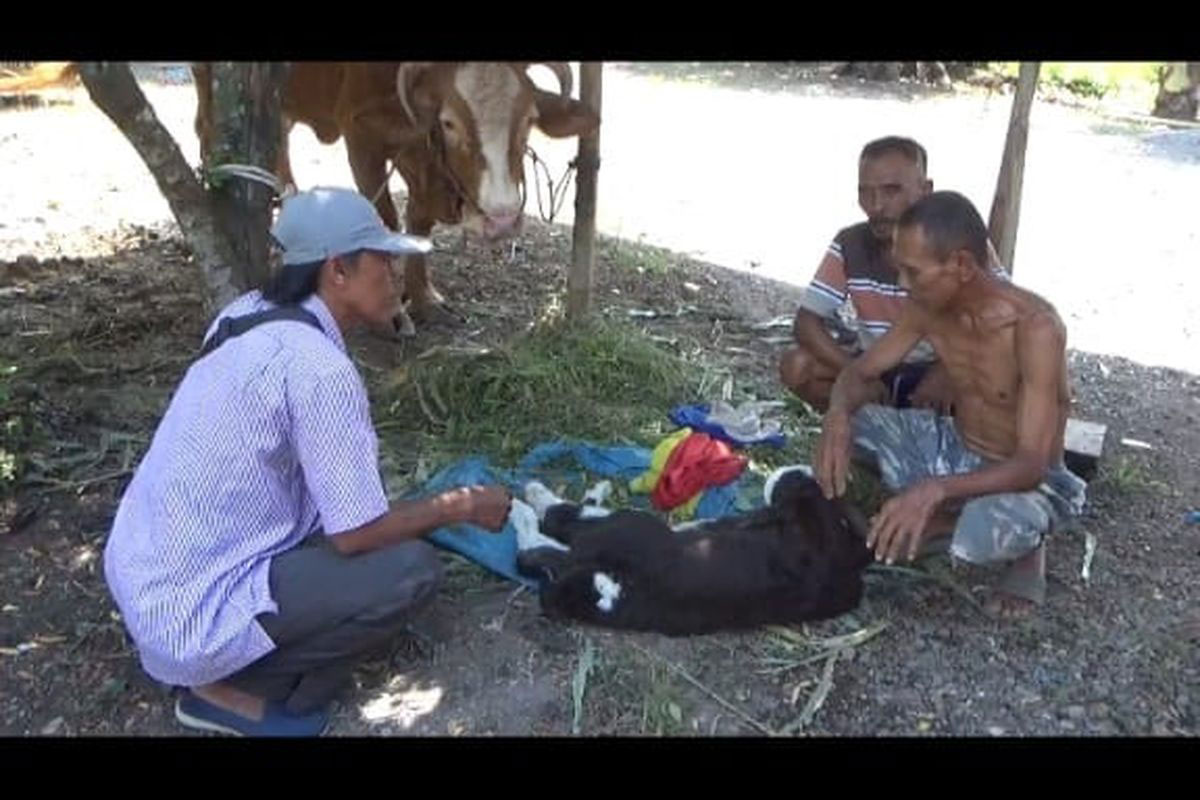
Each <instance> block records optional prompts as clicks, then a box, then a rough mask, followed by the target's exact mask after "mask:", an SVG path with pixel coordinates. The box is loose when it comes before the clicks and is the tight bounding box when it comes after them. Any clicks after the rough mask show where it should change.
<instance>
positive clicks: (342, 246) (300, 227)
mask: <svg viewBox="0 0 1200 800" xmlns="http://www.w3.org/2000/svg"><path fill="white" fill-rule="evenodd" d="M271 235H272V236H273V237H274V238H275V241H276V242H277V243H278V244H279V246H280V249H281V250H282V251H283V263H284V265H285V266H286V265H291V264H311V263H313V262H314V261H324V260H325V259H327V258H333V257H334V256H340V255H344V254H345V253H352V252H354V251H355V250H377V251H379V252H383V253H395V254H396V255H404V254H406V253H428V252H429V251H430V250H432V249H433V243H432V242H430V241H429V239H427V238H426V237H424V236H409V235H407V234H403V233H393V232H392V231H390V230H388V229H387V228H386V227H385V226H384V224H383V220H381V219H380V218H379V212H377V211H376V210H375V207H374V206H373V205H371V203H370V202H369V201H368V200H367V198H365V197H363V196H362V195H361V194H359V193H358V192H356V191H353V190H351V189H339V188H335V187H327V186H320V187H317V188H314V189H309V190H308V191H304V192H298V193H297V194H294V195H292V196H291V197H289V198H287V199H285V200H284V201H283V208H281V209H280V211H279V217H278V219H276V220H275V227H273V228H272V229H271Z"/></svg>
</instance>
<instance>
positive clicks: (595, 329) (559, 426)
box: [373, 320, 705, 471]
mask: <svg viewBox="0 0 1200 800" xmlns="http://www.w3.org/2000/svg"><path fill="white" fill-rule="evenodd" d="M704 371H705V366H704V364H703V363H701V362H699V361H695V360H689V359H686V358H684V357H681V356H677V355H674V354H672V353H669V352H667V351H665V350H663V349H662V348H660V347H659V346H658V345H656V344H655V343H654V342H653V341H651V340H650V339H649V338H648V337H647V336H646V335H645V334H643V333H642V332H641V331H639V330H638V329H637V328H635V327H633V326H632V325H629V324H627V323H624V322H619V321H605V320H592V321H589V322H587V323H584V324H580V325H567V324H565V323H563V322H561V321H549V322H545V323H542V324H539V325H537V326H535V327H534V328H533V329H532V330H531V331H530V332H529V333H527V334H523V335H519V336H517V337H515V338H514V339H512V340H511V341H509V342H508V343H506V344H505V345H504V346H502V347H500V348H496V349H494V350H490V351H486V352H483V353H465V354H464V353H462V352H454V351H443V352H440V353H438V354H435V355H433V356H431V357H429V358H426V359H418V360H416V361H414V362H412V363H411V364H410V365H409V366H408V367H407V369H402V370H397V371H396V372H394V373H392V374H391V375H390V376H389V377H385V378H384V380H383V381H381V383H382V384H383V385H381V386H378V387H376V388H375V390H374V391H373V395H374V397H375V398H376V399H375V418H376V423H377V425H378V428H379V431H380V436H381V438H382V439H383V440H384V442H385V444H386V445H387V448H386V449H387V450H389V451H390V452H391V453H393V454H395V455H396V458H397V460H398V461H401V462H404V461H406V460H407V461H408V462H410V463H400V464H397V465H396V466H398V467H400V468H405V467H408V468H414V469H415V465H416V463H417V460H418V459H420V460H423V461H424V462H425V464H426V468H427V469H436V468H438V467H439V466H441V465H443V464H445V463H447V462H449V461H451V460H453V459H455V458H460V457H463V456H466V455H471V454H480V453H484V454H487V455H488V456H489V458H491V459H492V460H493V461H494V462H495V463H497V464H499V465H502V466H512V465H513V464H515V462H516V461H517V460H519V459H520V458H521V456H523V455H525V453H526V452H528V450H529V449H530V448H531V447H532V446H534V445H535V444H537V443H539V442H542V441H546V440H551V439H557V438H559V437H565V438H577V439H585V440H589V441H596V442H619V441H626V442H630V443H634V444H639V445H642V446H648V447H652V446H653V445H654V444H655V443H656V442H657V441H658V440H659V439H660V438H661V437H662V436H664V435H665V434H666V432H667V431H669V430H671V429H672V428H673V427H674V426H673V425H672V423H671V422H670V420H669V419H668V418H667V412H668V411H669V410H670V409H671V408H672V407H674V406H675V405H678V404H680V403H684V402H691V401H694V400H696V395H697V393H698V391H699V387H700V384H701V383H702V380H703V376H704ZM401 454H408V456H407V457H405V456H403V455H401ZM406 471H407V470H406Z"/></svg>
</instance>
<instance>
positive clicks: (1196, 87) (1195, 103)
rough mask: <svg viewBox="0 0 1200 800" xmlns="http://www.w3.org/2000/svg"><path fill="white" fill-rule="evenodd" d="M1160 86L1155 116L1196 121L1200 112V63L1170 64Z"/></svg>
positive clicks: (1155, 100) (1180, 62) (1155, 104)
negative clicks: (1199, 111)
mask: <svg viewBox="0 0 1200 800" xmlns="http://www.w3.org/2000/svg"><path fill="white" fill-rule="evenodd" d="M1166 70H1167V72H1166V74H1164V75H1163V76H1162V78H1161V79H1160V81H1159V84H1158V96H1157V97H1156V98H1155V99H1154V116H1156V117H1166V118H1167V119H1182V120H1188V121H1191V120H1194V119H1196V113H1197V111H1198V110H1200V62H1192V63H1185V62H1182V61H1176V62H1174V63H1171V64H1168V65H1167V67H1166Z"/></svg>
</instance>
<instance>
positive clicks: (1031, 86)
mask: <svg viewBox="0 0 1200 800" xmlns="http://www.w3.org/2000/svg"><path fill="white" fill-rule="evenodd" d="M1040 67H1041V62H1038V61H1022V62H1021V70H1020V74H1019V75H1018V76H1017V91H1016V94H1015V95H1014V96H1013V105H1012V115H1011V116H1010V117H1009V120H1008V134H1007V136H1006V137H1005V140H1004V158H1003V159H1002V160H1001V162H1000V176H999V178H998V179H997V181H996V196H995V197H994V198H993V199H992V213H991V214H990V215H989V217H988V234H989V236H990V237H991V240H992V244H993V245H994V246H995V248H996V253H997V255H999V256H1000V262H1001V263H1002V264H1003V265H1004V268H1005V269H1006V270H1008V273H1009V274H1010V275H1011V274H1012V271H1013V255H1014V253H1015V252H1016V249H1017V223H1018V221H1019V220H1020V216H1021V184H1022V181H1023V180H1024V178H1025V143H1026V141H1027V140H1028V139H1029V110H1030V108H1031V107H1032V105H1033V96H1034V93H1035V90H1036V89H1037V76H1038V70H1039V69H1040Z"/></svg>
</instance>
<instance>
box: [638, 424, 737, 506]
mask: <svg viewBox="0 0 1200 800" xmlns="http://www.w3.org/2000/svg"><path fill="white" fill-rule="evenodd" d="M747 463H749V459H747V458H746V457H745V456H743V455H738V454H737V453H734V452H733V450H732V449H731V448H730V447H729V445H728V444H726V443H725V442H723V441H720V440H719V439H714V438H712V437H711V436H709V435H708V434H707V433H693V434H692V435H691V436H689V437H687V438H686V439H684V440H683V441H682V442H680V443H679V444H677V445H676V446H675V449H674V450H672V451H671V455H670V456H669V457H668V458H667V463H666V465H665V466H663V471H662V475H661V476H659V479H658V484H657V485H656V486H655V487H654V491H653V492H652V493H651V495H650V501H651V502H652V503H654V507H655V508H657V509H659V510H660V511H668V510H670V509H672V508H675V507H676V506H679V505H683V504H684V503H686V502H687V501H688V500H690V499H691V498H692V496H693V495H695V494H696V493H698V492H700V491H703V490H704V489H706V488H708V487H709V486H724V485H725V484H727V483H729V482H730V481H732V480H734V479H735V478H737V476H738V475H741V474H742V470H744V469H745V468H746V464H747Z"/></svg>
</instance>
